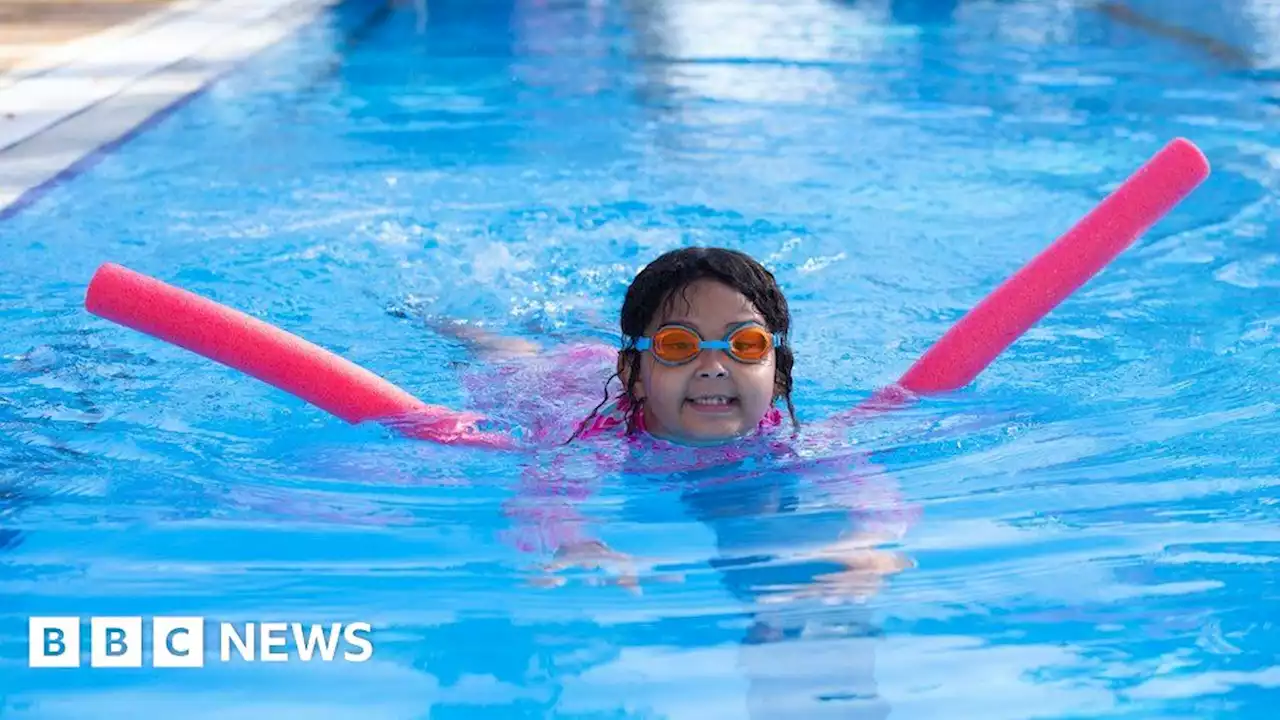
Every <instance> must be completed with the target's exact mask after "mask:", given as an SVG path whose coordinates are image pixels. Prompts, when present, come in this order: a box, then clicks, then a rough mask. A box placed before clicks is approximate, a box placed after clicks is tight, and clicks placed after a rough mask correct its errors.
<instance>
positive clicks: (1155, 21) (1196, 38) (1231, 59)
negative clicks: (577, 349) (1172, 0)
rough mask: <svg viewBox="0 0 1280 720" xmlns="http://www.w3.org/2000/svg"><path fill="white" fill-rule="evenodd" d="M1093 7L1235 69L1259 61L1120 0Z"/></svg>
mask: <svg viewBox="0 0 1280 720" xmlns="http://www.w3.org/2000/svg"><path fill="white" fill-rule="evenodd" d="M1094 9H1095V10H1097V11H1098V12H1100V13H1102V14H1103V15H1106V16H1107V17H1109V18H1111V19H1112V20H1114V21H1116V22H1118V23H1121V24H1124V25H1128V26H1129V27H1132V28H1136V29H1138V30H1143V31H1145V32H1147V33H1150V34H1151V35H1155V36H1157V37H1161V38H1164V39H1166V40H1172V41H1174V42H1177V43H1179V44H1182V45H1185V46H1188V47H1193V48H1196V49H1197V50H1199V51H1201V52H1204V53H1206V54H1207V55H1209V56H1210V57H1213V58H1214V59H1216V60H1218V61H1219V62H1222V63H1224V64H1225V65H1227V66H1228V67H1230V68H1231V69H1233V70H1252V69H1254V68H1255V66H1256V65H1257V63H1258V60H1257V58H1256V57H1255V56H1254V54H1253V53H1251V52H1250V51H1248V50H1246V49H1245V48H1242V47H1240V46H1238V45H1234V44H1232V43H1229V42H1227V41H1225V40H1221V39H1219V38H1216V37H1214V36H1212V35H1209V34H1207V33H1202V32H1199V31H1198V30H1192V29H1190V28H1186V27H1181V26H1179V25H1174V24H1173V23H1170V22H1166V21H1164V20H1162V19H1160V18H1158V17H1153V16H1151V15H1147V14H1146V13H1142V12H1139V11H1137V10H1135V9H1133V8H1131V7H1129V6H1128V5H1126V4H1124V3H1123V2H1120V1H1119V0H1103V2H1099V3H1098V4H1097V5H1095V6H1094Z"/></svg>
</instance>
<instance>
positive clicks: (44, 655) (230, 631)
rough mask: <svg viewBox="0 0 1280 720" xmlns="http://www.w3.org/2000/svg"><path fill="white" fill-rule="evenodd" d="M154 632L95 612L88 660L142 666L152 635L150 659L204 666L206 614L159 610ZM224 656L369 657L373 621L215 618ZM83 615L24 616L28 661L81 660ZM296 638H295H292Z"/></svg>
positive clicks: (158, 663) (75, 663) (68, 664)
mask: <svg viewBox="0 0 1280 720" xmlns="http://www.w3.org/2000/svg"><path fill="white" fill-rule="evenodd" d="M149 625H150V626H151V633H150V635H149V636H148V635H144V634H143V623H142V618H141V617H91V618H89V624H88V630H89V633H88V638H87V639H88V643H87V645H88V646H89V664H90V667H95V668H130V667H135V668H136V667H142V656H143V648H144V647H145V646H147V645H148V642H147V640H148V638H149V639H150V643H149V645H150V648H151V666H152V667H158V668H199V667H204V664H205V658H206V652H205V651H206V644H205V619H204V618H202V617H154V618H151V621H150V623H149ZM216 627H217V630H216V633H215V635H216V642H217V654H216V655H214V654H213V652H212V651H213V649H214V648H213V647H212V646H210V647H208V650H209V651H210V652H209V653H208V654H209V655H210V656H212V657H216V658H217V659H218V661H220V662H224V663H225V662H231V661H232V658H233V657H238V658H239V659H240V660H243V661H245V662H294V661H301V662H313V661H316V660H319V661H323V662H334V661H335V660H339V661H342V662H353V663H358V662H365V661H367V660H369V659H370V658H372V657H373V642H372V641H371V640H370V638H369V633H370V632H372V628H371V627H370V625H369V623H365V622H354V623H329V624H327V625H326V624H324V623H297V622H263V623H254V622H249V623H227V622H224V623H218V624H217V626H216ZM81 629H82V624H81V620H80V618H78V617H32V618H30V619H29V621H28V623H27V633H28V640H27V642H28V653H29V654H28V660H27V665H28V667H33V668H74V667H80V663H81V654H82V652H83V644H82V643H81V632H80V631H81ZM290 641H292V642H290Z"/></svg>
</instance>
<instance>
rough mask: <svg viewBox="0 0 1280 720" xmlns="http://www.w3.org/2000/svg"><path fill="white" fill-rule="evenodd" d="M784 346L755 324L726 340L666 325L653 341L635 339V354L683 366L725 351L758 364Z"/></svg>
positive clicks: (745, 360)
mask: <svg viewBox="0 0 1280 720" xmlns="http://www.w3.org/2000/svg"><path fill="white" fill-rule="evenodd" d="M781 344H782V341H781V338H779V337H778V335H776V334H774V333H770V332H769V331H767V330H765V329H764V328H762V327H760V326H759V325H756V324H754V323H752V324H749V325H740V326H738V327H737V328H734V329H731V330H730V331H729V334H727V335H725V336H724V339H723V340H703V339H702V336H701V335H699V334H698V331H697V330H694V329H692V328H687V327H685V326H683V325H665V326H663V327H661V328H659V329H658V331H657V332H655V333H654V334H653V336H652V337H640V338H635V349H636V350H640V351H642V352H643V351H645V350H649V351H651V352H653V357H654V358H655V359H657V361H658V362H660V363H662V364H663V365H684V364H685V363H687V362H690V361H692V360H693V359H694V358H696V357H698V354H699V353H701V352H702V351H703V350H724V351H725V352H726V353H728V355H729V357H731V358H733V359H734V360H737V361H738V362H741V363H750V364H758V363H762V362H764V361H765V359H766V358H767V357H769V351H770V350H771V349H773V348H775V347H778V346H779V345H781Z"/></svg>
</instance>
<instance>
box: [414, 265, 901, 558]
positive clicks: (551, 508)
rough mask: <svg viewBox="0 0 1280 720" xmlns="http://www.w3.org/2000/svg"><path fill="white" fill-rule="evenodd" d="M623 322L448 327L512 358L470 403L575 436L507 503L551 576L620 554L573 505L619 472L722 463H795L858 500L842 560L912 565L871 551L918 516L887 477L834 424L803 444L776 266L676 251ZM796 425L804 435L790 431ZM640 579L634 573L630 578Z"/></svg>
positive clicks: (650, 272) (640, 278) (546, 439)
mask: <svg viewBox="0 0 1280 720" xmlns="http://www.w3.org/2000/svg"><path fill="white" fill-rule="evenodd" d="M620 326H621V328H620V329H621V331H622V332H621V334H622V343H621V346H620V347H617V346H615V347H609V346H607V345H603V344H598V343H596V344H592V343H578V344H568V345H565V346H562V347H558V348H550V349H542V348H539V347H537V346H535V345H533V344H532V343H529V342H526V341H523V340H513V339H509V338H501V337H497V336H493V335H489V334H487V333H484V332H481V331H477V330H475V329H474V328H473V327H472V326H466V325H452V326H438V327H439V329H442V330H446V331H448V332H450V333H451V334H453V335H454V336H455V337H458V338H460V339H462V340H464V341H465V342H467V343H468V344H469V345H470V346H471V347H472V348H473V350H475V351H477V353H478V354H480V355H482V356H487V357H488V358H489V359H496V360H499V361H500V362H499V363H498V366H497V370H496V372H497V373H498V377H496V378H495V377H494V375H493V372H494V371H493V370H492V369H489V368H486V369H484V370H482V371H481V372H478V373H469V374H467V375H466V376H465V377H464V381H465V383H466V385H467V387H468V389H469V391H470V393H471V395H472V399H471V407H474V408H478V409H480V410H482V411H483V412H485V413H488V414H500V415H506V416H507V417H508V418H511V419H513V420H515V421H517V422H518V423H519V424H520V425H522V426H523V427H524V428H525V429H526V430H527V431H528V432H529V433H530V434H531V435H532V436H533V439H534V440H535V441H540V442H538V444H539V445H542V446H543V447H549V448H555V447H556V446H563V445H564V444H566V443H567V444H568V447H561V451H558V452H557V451H554V450H552V451H549V452H544V453H541V454H540V455H539V456H538V458H537V459H536V460H535V461H534V462H531V463H530V466H529V468H528V470H526V471H525V473H524V477H523V478H522V482H523V487H522V488H521V492H520V493H519V494H518V496H517V498H516V499H515V500H514V501H513V502H512V503H510V504H509V505H508V511H509V514H510V516H511V517H512V519H513V520H515V521H516V525H517V532H516V537H517V538H518V540H517V543H518V544H519V545H520V546H521V547H522V548H523V549H525V550H529V551H535V552H536V551H542V552H547V553H552V554H554V557H555V560H554V562H553V563H552V567H553V568H554V569H560V568H563V567H567V566H574V565H591V564H598V563H599V562H601V561H621V560H623V558H622V556H619V555H616V554H614V553H612V551H609V550H607V549H606V548H605V547H604V546H603V544H602V543H600V542H599V541H598V540H596V539H594V538H593V537H592V536H591V535H590V534H589V533H588V532H587V526H588V523H586V521H585V520H584V519H583V518H582V517H581V516H580V515H579V514H578V512H577V510H576V507H577V506H578V504H579V503H580V502H581V501H582V500H584V499H585V498H586V497H587V496H588V495H589V494H590V490H591V487H592V486H593V484H594V482H595V481H596V480H597V479H598V478H599V477H600V476H601V475H603V474H606V473H609V472H617V471H620V472H623V473H624V474H630V475H647V476H653V477H660V478H670V477H672V476H676V475H679V474H681V473H686V474H687V473H693V474H701V475H708V474H714V473H715V471H716V469H717V468H720V469H726V470H728V471H730V472H733V473H735V479H739V480H740V479H743V477H744V476H746V475H749V474H751V473H753V472H754V473H756V474H763V473H770V472H772V473H774V474H777V472H778V471H779V469H780V468H781V469H782V470H783V471H784V472H786V471H787V469H788V468H789V469H790V470H791V471H794V472H799V473H801V474H802V475H805V476H808V477H810V478H819V479H818V480H817V481H816V483H817V484H819V485H822V486H823V488H824V490H826V491H829V492H830V493H831V494H832V495H835V496H837V497H838V498H839V499H840V500H838V501H841V500H842V501H843V502H844V504H845V505H847V506H850V508H851V509H850V510H849V518H848V519H849V521H850V523H851V524H852V525H856V528H857V531H856V532H854V533H849V534H846V535H845V537H843V538H842V542H843V543H844V548H845V550H847V552H844V551H841V552H844V555H845V556H846V559H849V560H850V562H849V563H845V564H846V565H849V566H853V565H859V566H874V567H880V566H884V568H885V569H888V568H889V567H890V566H892V567H897V566H898V565H900V564H901V563H902V559H901V558H900V557H899V556H897V555H896V554H878V553H872V552H864V551H866V550H867V546H868V544H869V543H871V542H872V541H873V540H878V541H883V540H888V539H894V538H897V537H900V536H901V535H902V533H903V532H904V531H905V522H906V517H907V515H906V513H904V512H903V511H902V507H901V505H900V503H898V502H897V500H896V494H895V493H894V492H893V491H892V490H891V489H890V488H889V487H888V486H889V483H887V481H884V482H882V481H878V480H877V479H876V478H881V479H883V478H882V475H883V474H882V473H881V472H880V471H879V469H878V468H876V467H875V466H873V465H871V464H870V463H868V462H867V461H866V458H865V457H864V455H863V454H862V453H860V452H852V451H849V450H848V449H845V448H842V444H843V433H842V432H841V428H840V426H839V424H838V423H835V422H825V423H819V424H816V425H814V426H812V427H807V428H805V431H804V433H803V437H801V433H800V432H799V431H800V426H799V422H798V421H797V420H796V415H795V407H794V403H793V401H792V399H791V392H792V384H793V383H792V375H791V373H792V368H793V366H794V364H795V356H794V355H793V353H792V349H791V347H790V345H789V341H788V336H789V332H790V330H791V314H790V310H789V307H788V304H787V299H786V297H785V295H784V294H783V292H782V290H781V288H780V287H779V286H778V283H777V281H776V280H775V278H774V276H773V274H772V273H770V272H769V271H768V270H767V269H765V268H764V267H763V266H762V265H761V264H760V263H758V262H757V261H756V260H754V259H752V258H751V257H750V256H748V255H745V254H743V253H741V252H738V251H735V250H728V249H721V248H704V247H689V248H681V249H678V250H673V251H670V252H667V253H665V254H663V255H661V256H660V257H658V258H656V259H655V260H653V261H652V262H651V263H649V264H648V265H647V266H646V267H645V268H644V269H643V270H641V272H640V273H639V274H638V275H637V276H636V278H635V279H634V280H633V281H632V283H631V285H630V287H629V288H628V289H627V293H626V296H625V298H624V300H623V304H622V310H621V316H620ZM601 378H606V380H605V382H604V384H603V389H604V391H605V392H604V399H603V402H602V401H601V399H600V398H601V395H600V390H601V388H602V385H601ZM615 380H617V381H618V382H617V383H615V382H614V381H615ZM593 406H594V409H592V407H593ZM783 408H785V411H786V412H785V415H784V413H783ZM575 418H576V419H577V420H575ZM788 423H789V424H790V425H791V428H792V432H785V431H784V429H783V426H784V425H786V424H788ZM579 443H589V444H591V445H593V446H595V450H593V451H592V452H591V453H588V455H589V456H590V462H589V463H586V464H584V463H583V462H581V460H582V453H581V452H576V451H574V450H573V446H574V445H576V444H579ZM802 450H807V451H808V452H801V451H802ZM753 461H760V462H755V463H754V465H753ZM746 466H753V467H756V468H757V469H756V470H754V471H749V470H743V469H741V468H743V467H746ZM832 480H834V482H832ZM855 548H856V550H855ZM614 564H615V565H616V564H618V563H617V562H614ZM636 580H637V579H636V578H635V576H634V573H630V572H624V573H623V574H622V576H621V577H620V578H619V581H621V582H624V583H634V582H635V581H636Z"/></svg>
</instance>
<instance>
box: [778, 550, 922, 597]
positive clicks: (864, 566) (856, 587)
mask: <svg viewBox="0 0 1280 720" xmlns="http://www.w3.org/2000/svg"><path fill="white" fill-rule="evenodd" d="M883 541H884V538H878V537H870V536H854V537H850V538H846V539H844V540H839V541H836V542H834V543H832V544H830V545H826V546H823V547H821V548H819V549H817V550H812V551H806V552H801V553H797V554H796V555H795V556H793V557H794V559H797V560H816V561H822V562H828V563H835V564H838V565H842V566H843V567H844V569H843V570H837V571H836V572H831V573H825V574H823V575H817V576H815V577H814V578H813V582H812V583H810V584H808V585H805V586H802V587H795V586H788V587H778V588H767V589H766V595H765V596H764V597H762V598H761V599H760V602H762V603H788V602H794V601H796V600H804V599H815V598H816V599H820V600H823V601H825V602H828V603H831V604H839V603H847V602H857V603H862V602H866V601H867V600H869V599H870V598H871V597H873V596H874V595H875V594H876V593H878V592H879V591H880V588H881V587H882V586H883V585H884V582H885V579H886V578H888V577H889V576H891V575H896V574H898V573H900V572H902V571H903V570H907V569H910V568H914V567H916V564H915V561H914V560H912V559H911V558H910V557H908V556H907V555H906V554H904V553H900V552H894V551H890V550H882V549H878V548H876V547H875V545H878V544H880V543H881V542H883Z"/></svg>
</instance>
